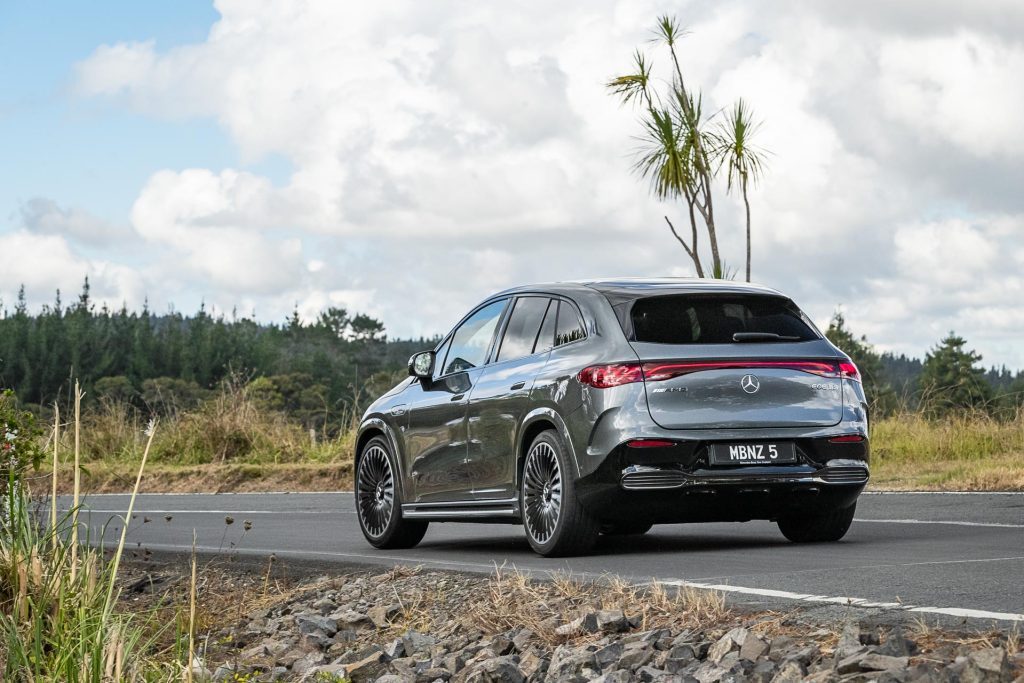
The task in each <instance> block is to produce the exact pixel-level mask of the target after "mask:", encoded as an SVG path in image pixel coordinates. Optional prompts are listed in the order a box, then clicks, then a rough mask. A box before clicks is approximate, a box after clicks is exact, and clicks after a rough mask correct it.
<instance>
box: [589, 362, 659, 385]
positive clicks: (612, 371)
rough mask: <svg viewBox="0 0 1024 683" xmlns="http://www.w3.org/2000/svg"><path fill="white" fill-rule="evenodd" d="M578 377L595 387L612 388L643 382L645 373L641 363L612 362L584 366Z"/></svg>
mask: <svg viewBox="0 0 1024 683" xmlns="http://www.w3.org/2000/svg"><path fill="white" fill-rule="evenodd" d="M578 379H579V381H580V382H581V383H583V384H586V385H587V386H591V387H594V388H595V389H610V388H611V387H617V386H619V385H622V384H631V383H633V382H642V381H643V379H644V374H643V370H642V369H641V368H640V364H639V363H612V364H610V365H591V366H590V367H588V368H583V369H582V370H580V374H579V375H578Z"/></svg>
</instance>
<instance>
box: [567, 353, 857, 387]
mask: <svg viewBox="0 0 1024 683" xmlns="http://www.w3.org/2000/svg"><path fill="white" fill-rule="evenodd" d="M704 370H797V371H799V372H807V373H810V374H812V375H818V376H820V377H829V378H834V379H837V378H840V377H841V378H844V379H852V380H856V381H858V382H859V381H860V372H859V371H858V370H857V366H856V365H854V364H853V363H851V362H850V361H842V362H840V363H836V362H835V361H827V360H721V361H650V362H647V363H643V364H641V363H611V364H608V365H591V366H590V367H587V368H584V369H583V370H580V373H579V375H578V379H579V381H580V382H582V383H583V384H586V385H587V386H591V387H594V388H595V389H609V388H611V387H617V386H620V385H623V384H630V383H633V382H642V381H644V380H647V381H650V382H661V381H664V380H667V379H672V378H674V377H679V376H681V375H689V374H692V373H694V372H702V371H704Z"/></svg>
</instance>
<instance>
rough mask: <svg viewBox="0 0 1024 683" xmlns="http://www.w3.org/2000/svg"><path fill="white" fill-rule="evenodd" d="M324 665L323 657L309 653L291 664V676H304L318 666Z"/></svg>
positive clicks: (317, 653) (319, 654)
mask: <svg viewBox="0 0 1024 683" xmlns="http://www.w3.org/2000/svg"><path fill="white" fill-rule="evenodd" d="M323 663H324V656H323V655H322V654H321V653H319V652H309V653H307V654H306V655H305V656H304V657H299V658H298V659H296V660H295V661H294V662H292V666H291V670H292V673H293V674H304V673H306V672H307V671H309V670H310V669H312V668H314V667H317V666H320V665H321V664H323Z"/></svg>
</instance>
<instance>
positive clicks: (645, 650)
mask: <svg viewBox="0 0 1024 683" xmlns="http://www.w3.org/2000/svg"><path fill="white" fill-rule="evenodd" d="M653 657H654V653H653V652H652V651H651V647H650V645H648V644H647V643H644V642H639V643H628V644H626V645H625V646H624V648H623V652H622V656H621V657H619V664H618V666H619V668H620V669H629V670H631V671H633V670H636V669H638V668H639V667H641V666H643V665H644V664H646V663H647V662H649V661H651V659H652V658H653Z"/></svg>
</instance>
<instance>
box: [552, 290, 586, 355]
mask: <svg viewBox="0 0 1024 683" xmlns="http://www.w3.org/2000/svg"><path fill="white" fill-rule="evenodd" d="M555 298H557V299H560V300H561V301H565V302H566V303H568V304H570V305H572V307H573V308H575V309H576V320H577V321H579V322H580V323H581V325H582V327H583V336H582V337H580V338H579V339H573V340H572V341H571V342H566V343H564V344H555V345H554V346H552V347H551V350H552V351H555V350H557V349H564V348H565V347H567V346H572V345H573V344H578V343H580V342H582V341H587V339H589V338H590V331H589V330H587V319H586V317H584V315H583V311H582V310H580V307H579V304H577V303H576V302H575V301H573V300H572V299H570V298H568V297H565V296H558V295H557V294H556V295H555ZM558 315H559V316H561V315H562V309H561V307H559V309H558ZM555 339H556V340H557V339H558V318H555Z"/></svg>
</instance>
